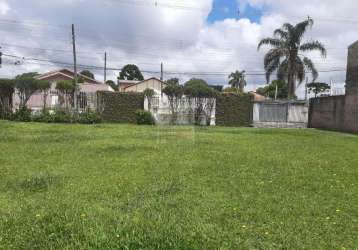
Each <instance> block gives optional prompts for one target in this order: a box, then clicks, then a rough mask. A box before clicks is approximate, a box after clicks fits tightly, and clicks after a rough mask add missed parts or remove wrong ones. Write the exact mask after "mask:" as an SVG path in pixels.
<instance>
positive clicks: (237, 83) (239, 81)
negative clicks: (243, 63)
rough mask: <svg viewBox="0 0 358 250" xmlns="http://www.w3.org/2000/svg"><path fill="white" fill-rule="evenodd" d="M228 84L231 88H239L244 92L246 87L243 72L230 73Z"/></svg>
mask: <svg viewBox="0 0 358 250" xmlns="http://www.w3.org/2000/svg"><path fill="white" fill-rule="evenodd" d="M229 80H230V81H229V84H230V85H231V87H232V88H239V89H240V91H241V92H244V89H245V87H246V80H245V70H243V71H238V70H236V71H235V72H233V73H231V74H230V75H229Z"/></svg>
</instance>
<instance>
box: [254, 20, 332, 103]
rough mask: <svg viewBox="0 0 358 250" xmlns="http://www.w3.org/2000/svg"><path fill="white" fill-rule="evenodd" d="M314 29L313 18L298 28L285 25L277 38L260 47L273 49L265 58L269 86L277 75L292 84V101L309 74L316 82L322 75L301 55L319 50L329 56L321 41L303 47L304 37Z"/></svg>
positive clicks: (289, 96) (289, 89) (289, 87)
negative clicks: (275, 73)
mask: <svg viewBox="0 0 358 250" xmlns="http://www.w3.org/2000/svg"><path fill="white" fill-rule="evenodd" d="M312 26H313V20H312V19H311V18H308V19H307V20H306V21H303V22H301V23H298V24H296V25H295V26H293V25H292V24H290V23H285V24H284V25H283V26H282V28H281V29H277V30H275V32H274V37H273V38H265V39H262V40H261V41H260V43H259V45H258V49H260V48H261V46H263V45H271V47H272V49H270V51H268V52H267V54H266V55H265V58H264V65H265V71H266V79H267V82H269V81H270V77H271V75H272V74H273V73H274V72H275V71H276V72H277V78H278V79H279V80H286V81H287V83H288V98H289V99H292V98H294V96H295V90H296V82H297V81H298V83H299V84H301V83H302V82H303V80H304V79H305V76H306V73H308V72H310V73H311V74H312V78H313V81H314V80H316V79H317V77H318V71H317V69H316V67H315V65H314V63H313V62H312V60H311V59H309V58H308V57H306V56H304V55H302V54H300V52H302V53H304V52H310V51H314V50H318V51H319V52H320V53H321V56H322V57H325V56H326V54H327V52H326V49H325V47H324V45H323V44H322V43H320V42H319V41H311V42H306V43H302V39H303V37H304V34H305V33H306V31H307V29H308V28H309V27H312Z"/></svg>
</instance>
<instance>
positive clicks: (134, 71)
mask: <svg viewBox="0 0 358 250" xmlns="http://www.w3.org/2000/svg"><path fill="white" fill-rule="evenodd" d="M119 79H121V80H132V81H143V80H144V77H143V75H142V72H140V69H139V68H138V66H137V65H134V64H128V65H126V66H124V67H123V68H122V70H121V73H120V75H119Z"/></svg>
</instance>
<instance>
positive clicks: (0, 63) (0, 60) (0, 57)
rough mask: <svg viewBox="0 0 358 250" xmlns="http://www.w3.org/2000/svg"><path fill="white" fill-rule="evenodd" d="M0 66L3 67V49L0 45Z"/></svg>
mask: <svg viewBox="0 0 358 250" xmlns="http://www.w3.org/2000/svg"><path fill="white" fill-rule="evenodd" d="M0 68H2V51H1V46H0Z"/></svg>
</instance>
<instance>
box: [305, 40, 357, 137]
mask: <svg viewBox="0 0 358 250" xmlns="http://www.w3.org/2000/svg"><path fill="white" fill-rule="evenodd" d="M309 127H311V128H322V129H330V130H337V131H343V132H352V133H358V42H356V43H354V44H352V45H351V46H350V47H349V49H348V60H347V80H346V95H344V96H330V97H321V98H316V99H311V100H310V111H309Z"/></svg>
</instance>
